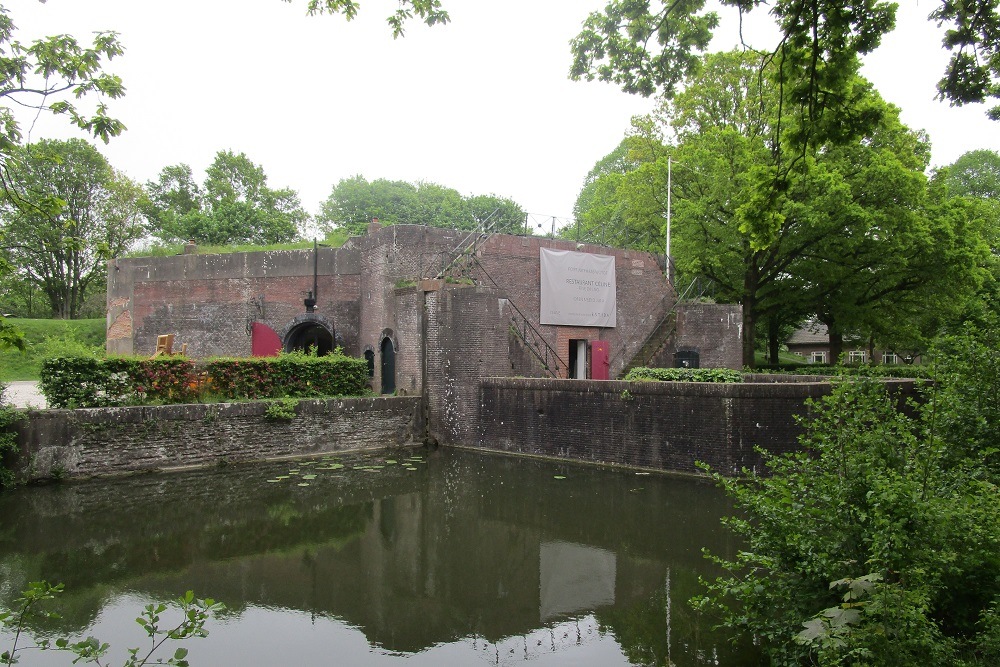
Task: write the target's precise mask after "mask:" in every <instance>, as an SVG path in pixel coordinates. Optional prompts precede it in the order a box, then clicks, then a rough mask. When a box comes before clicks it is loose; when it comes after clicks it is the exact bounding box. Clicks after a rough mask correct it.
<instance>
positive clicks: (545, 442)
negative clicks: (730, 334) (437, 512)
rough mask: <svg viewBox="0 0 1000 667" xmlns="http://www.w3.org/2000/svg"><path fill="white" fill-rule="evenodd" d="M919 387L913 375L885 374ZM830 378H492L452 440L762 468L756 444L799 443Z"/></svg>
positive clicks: (727, 468)
mask: <svg viewBox="0 0 1000 667" xmlns="http://www.w3.org/2000/svg"><path fill="white" fill-rule="evenodd" d="M887 385H888V386H889V387H890V388H891V389H893V390H896V391H901V392H902V393H903V394H905V395H912V393H913V391H914V383H913V382H912V381H895V380H893V381H887ZM830 391H831V386H830V384H829V383H825V382H788V383H785V382H768V383H755V384H748V383H743V384H712V383H674V382H620V381H610V382H599V381H588V380H542V379H531V378H487V379H485V380H483V381H482V383H481V384H480V406H479V407H480V410H479V413H478V422H479V423H478V425H477V430H476V432H475V437H474V438H469V439H466V440H464V441H461V442H456V443H455V444H459V445H463V446H468V447H475V448H482V449H488V450H497V451H503V452H510V453H517V454H530V455H537V456H551V457H556V458H567V459H575V460H582V461H588V462H593V463H602V464H614V465H625V466H638V467H643V468H652V469H657V470H670V471H676V472H690V473H693V472H697V471H698V468H697V467H696V465H695V463H696V462H699V461H700V462H704V463H708V464H709V465H710V466H712V468H713V469H715V470H717V471H719V472H722V473H724V474H739V473H740V471H741V470H742V469H743V468H747V469H749V470H753V471H756V472H763V462H762V457H761V456H760V454H758V453H757V452H756V451H755V448H756V447H762V448H763V449H764V450H766V451H769V452H772V453H784V452H788V451H792V450H794V449H795V448H796V447H797V446H798V445H797V439H798V436H799V435H800V434H801V432H802V430H801V427H800V426H799V425H798V423H797V422H796V419H795V416H796V415H803V414H806V413H807V411H808V408H807V406H806V400H808V399H815V398H819V397H821V396H824V395H827V394H829V393H830Z"/></svg>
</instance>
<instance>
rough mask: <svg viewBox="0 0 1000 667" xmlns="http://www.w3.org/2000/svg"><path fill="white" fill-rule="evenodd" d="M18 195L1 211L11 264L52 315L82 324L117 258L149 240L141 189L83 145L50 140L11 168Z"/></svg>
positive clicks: (20, 155) (23, 153)
mask: <svg viewBox="0 0 1000 667" xmlns="http://www.w3.org/2000/svg"><path fill="white" fill-rule="evenodd" d="M7 177H8V179H9V183H10V184H11V185H12V189H13V191H14V192H15V193H16V194H13V195H9V196H7V197H5V198H4V200H3V202H2V204H0V206H2V208H0V220H2V223H0V224H2V234H3V237H4V240H5V243H6V245H7V253H8V258H9V261H10V264H12V265H13V266H14V267H16V271H17V272H18V274H19V275H20V276H21V277H22V278H23V279H24V280H28V281H31V282H33V283H34V284H36V285H37V286H38V288H39V289H40V290H41V291H42V293H43V294H45V296H46V298H47V299H48V301H49V305H50V307H51V310H52V314H53V316H55V317H61V318H70V319H71V318H76V317H78V316H79V314H80V309H81V307H82V306H83V303H84V299H85V297H86V295H87V293H88V291H89V290H90V289H96V288H98V286H103V285H102V281H103V280H104V279H105V275H106V274H105V272H106V270H107V269H106V264H107V260H108V259H109V258H110V257H115V256H118V255H119V254H121V253H122V252H124V251H125V250H127V249H128V248H129V246H130V245H132V244H133V243H134V242H135V241H136V240H137V239H139V238H141V237H142V236H143V235H144V234H145V226H144V218H143V217H142V214H141V212H140V208H141V201H142V198H143V196H144V195H143V192H142V189H141V188H140V187H139V186H137V185H136V184H135V183H133V182H131V181H130V180H129V179H128V178H127V177H126V176H124V175H123V174H120V173H117V172H115V170H114V169H112V167H111V166H110V165H109V164H108V162H107V160H106V159H105V158H104V156H103V155H101V154H100V153H99V152H98V151H97V149H96V148H94V146H93V145H91V144H90V143H88V142H86V141H84V140H82V139H70V140H68V141H56V140H45V141H40V142H38V143H35V144H30V145H28V146H24V147H22V148H19V149H17V151H16V152H15V153H13V154H12V158H11V159H10V160H9V161H8V163H7Z"/></svg>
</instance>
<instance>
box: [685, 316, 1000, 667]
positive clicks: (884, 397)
mask: <svg viewBox="0 0 1000 667" xmlns="http://www.w3.org/2000/svg"><path fill="white" fill-rule="evenodd" d="M998 343H1000V340H998V339H997V336H996V330H995V329H994V330H993V331H991V332H987V333H976V332H971V333H966V334H965V335H962V336H958V337H955V338H950V339H947V340H945V341H944V344H943V346H942V347H941V348H940V349H939V350H937V354H936V358H937V363H936V366H935V380H936V384H932V385H926V386H925V387H924V389H923V395H922V397H921V398H922V401H921V403H919V404H912V405H909V406H908V407H907V409H905V410H901V409H900V408H901V407H902V401H901V397H900V396H898V395H897V394H895V393H893V391H891V390H887V388H886V387H885V385H883V384H882V383H880V382H877V381H872V380H860V379H855V380H851V381H847V380H845V381H843V382H840V383H838V384H837V385H836V386H835V389H834V391H833V393H832V395H831V396H829V397H827V398H824V399H822V400H820V401H818V402H817V403H815V404H814V405H813V406H812V409H811V411H810V414H811V416H810V418H809V419H807V420H806V421H805V434H804V436H803V437H802V439H801V441H800V442H801V445H802V448H803V449H802V451H801V452H798V453H795V454H789V455H785V456H775V457H771V458H770V459H769V461H768V468H769V470H768V472H769V476H766V477H764V476H756V475H752V474H750V473H749V471H747V477H745V478H743V479H732V478H723V477H721V476H716V477H715V479H716V481H717V482H718V483H719V484H720V485H721V486H723V487H724V488H725V489H726V490H727V492H728V493H729V494H730V495H731V496H732V497H733V498H734V500H735V501H736V505H737V507H738V510H739V513H740V515H739V517H731V518H729V519H728V520H727V522H726V523H727V525H728V526H729V527H730V528H731V529H733V530H734V531H735V532H737V533H738V534H740V535H741V536H742V537H743V538H744V539H745V540H746V547H745V548H744V549H743V550H741V551H740V553H739V555H738V556H737V557H736V558H735V559H734V560H731V561H730V560H725V559H717V562H718V563H719V564H721V565H722V566H723V567H724V568H725V569H726V570H727V574H726V575H725V576H722V577H720V578H718V579H716V580H714V581H711V582H707V586H708V595H707V596H706V597H703V598H700V599H699V600H698V601H697V604H698V606H699V607H700V608H702V609H707V608H714V609H716V610H717V611H720V612H721V613H722V618H723V620H724V623H725V624H726V625H727V626H728V627H730V628H731V629H732V630H734V631H737V632H739V633H747V634H748V635H750V636H752V637H754V639H755V641H756V642H758V643H759V644H760V646H761V647H762V648H763V650H764V651H765V652H766V653H767V654H768V656H769V657H770V660H771V663H772V664H789V665H791V664H821V665H857V664H866V665H894V666H895V665H899V666H908V665H914V666H917V665H921V666H923V665H986V664H996V662H997V660H1000V653H998V647H1000V642H998V640H1000V635H998V626H997V623H996V618H997V616H996V614H997V611H998V609H1000V580H998V578H997V577H996V572H997V568H998V567H1000V494H998V493H997V486H996V483H997V481H998V479H1000V478H998V475H997V473H998V471H1000V467H998V465H997V454H996V451H997V450H996V443H997V442H998V441H1000V432H998V430H997V429H998V424H1000V421H997V420H996V419H995V417H996V416H997V412H998V409H1000V407H998V405H1000V404H998V396H1000V386H998V384H997V383H998V377H1000V368H998V363H1000V349H998Z"/></svg>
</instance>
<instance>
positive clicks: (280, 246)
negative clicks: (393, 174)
mask: <svg viewBox="0 0 1000 667" xmlns="http://www.w3.org/2000/svg"><path fill="white" fill-rule="evenodd" d="M348 238H349V237H348V234H347V232H345V231H343V230H339V229H336V230H334V231H332V232H330V233H329V234H327V235H326V237H325V238H323V239H321V240H320V241H319V243H320V245H322V246H327V247H330V248H339V247H340V246H342V245H344V243H346V242H347V239H348ZM312 247H313V241H312V239H308V240H302V241H293V242H291V243H272V244H270V245H200V244H199V245H198V249H197V254H199V255H225V254H227V253H234V252H260V251H262V250H312ZM183 254H184V244H183V243H174V244H170V245H163V244H160V243H154V244H153V245H150V246H148V247H145V248H142V249H139V250H133V251H132V252H129V253H126V254H125V255H124V256H125V257H170V256H172V255H183Z"/></svg>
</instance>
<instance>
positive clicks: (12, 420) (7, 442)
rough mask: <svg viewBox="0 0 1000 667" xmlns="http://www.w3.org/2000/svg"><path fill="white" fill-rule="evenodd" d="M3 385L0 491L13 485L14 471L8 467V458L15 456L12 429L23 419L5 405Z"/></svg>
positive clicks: (0, 413) (0, 430)
mask: <svg viewBox="0 0 1000 667" xmlns="http://www.w3.org/2000/svg"><path fill="white" fill-rule="evenodd" d="M4 389H5V387H4V385H2V384H0V489H3V488H6V487H8V486H11V485H13V483H14V471H13V470H11V469H10V467H9V465H8V464H9V461H10V458H11V457H13V456H14V455H15V454H17V434H16V433H15V432H14V427H15V426H16V425H17V423H18V422H19V421H21V419H23V418H24V417H23V416H22V415H21V413H20V412H19V411H17V410H15V409H14V408H13V407H11V406H10V405H8V404H7V402H6V400H5V399H4Z"/></svg>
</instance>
